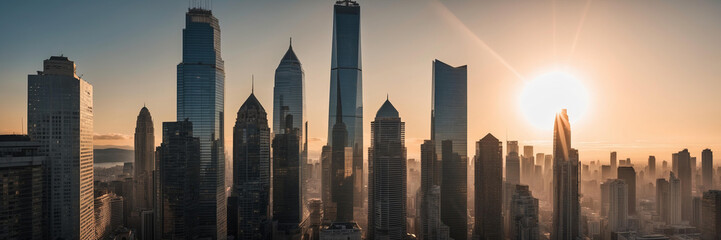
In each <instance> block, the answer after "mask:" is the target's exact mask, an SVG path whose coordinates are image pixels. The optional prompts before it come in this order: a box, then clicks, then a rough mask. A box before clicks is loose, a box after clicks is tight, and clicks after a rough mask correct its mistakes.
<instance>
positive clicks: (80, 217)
mask: <svg viewBox="0 0 721 240" xmlns="http://www.w3.org/2000/svg"><path fill="white" fill-rule="evenodd" d="M28 135H29V136H30V138H31V139H33V140H35V141H37V142H38V143H39V144H40V151H39V154H41V155H46V156H48V160H47V170H48V171H47V182H48V191H47V192H46V194H47V195H46V196H47V197H48V198H47V201H48V203H49V204H48V209H47V214H46V215H45V217H46V220H47V223H48V225H47V226H45V227H44V228H45V229H47V231H49V235H48V237H49V238H51V239H57V238H64V239H81V240H89V239H93V240H94V239H95V232H94V226H95V219H94V216H93V215H94V210H93V206H94V196H93V177H94V176H93V86H92V85H90V83H88V82H86V81H85V80H83V79H81V78H80V77H78V75H76V74H75V63H74V62H72V61H70V60H68V58H67V57H63V56H60V57H58V56H52V57H50V59H46V60H45V61H43V71H38V73H37V74H36V75H28Z"/></svg>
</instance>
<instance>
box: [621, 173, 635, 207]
mask: <svg viewBox="0 0 721 240" xmlns="http://www.w3.org/2000/svg"><path fill="white" fill-rule="evenodd" d="M617 175H618V179H621V180H623V181H624V182H626V185H627V186H628V187H627V191H628V194H627V198H628V204H627V207H626V208H627V209H628V215H636V170H634V169H633V167H628V166H624V167H619V168H618V173H617Z"/></svg>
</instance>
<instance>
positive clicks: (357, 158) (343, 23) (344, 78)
mask: <svg viewBox="0 0 721 240" xmlns="http://www.w3.org/2000/svg"><path fill="white" fill-rule="evenodd" d="M360 23H361V22H360V5H358V3H357V2H355V1H350V0H342V1H337V2H336V3H335V5H334V6H333V40H332V45H333V47H332V50H331V55H332V56H331V69H330V99H329V101H328V145H330V146H332V147H333V148H334V151H336V152H338V153H340V151H341V149H340V146H336V145H334V144H333V143H335V142H334V136H333V134H334V128H335V127H336V124H337V123H338V121H337V118H338V117H340V121H341V122H343V124H344V125H345V126H344V128H345V131H346V134H347V136H346V138H347V139H346V140H344V142H345V143H344V145H345V146H346V147H350V148H351V149H352V150H351V151H352V154H353V155H352V158H353V161H352V162H353V163H352V165H353V166H352V171H351V175H350V176H349V177H350V179H351V181H353V183H351V184H350V185H349V186H350V187H352V189H351V190H352V191H351V192H350V194H351V195H350V197H351V198H352V199H353V202H352V203H351V205H350V207H351V208H353V207H357V208H359V209H360V208H361V207H362V204H363V199H365V194H363V193H365V189H364V188H363V185H364V184H363V183H364V182H365V180H364V179H363V72H362V70H361V69H362V67H361V65H362V64H361V62H362V61H361V45H360V43H361V42H360V34H361V32H360V30H361V27H360ZM337 89H340V91H338V90H337ZM341 103H342V105H340V106H337V104H341ZM341 112H342V113H341ZM343 151H344V150H343ZM353 192H356V193H359V194H355V195H353ZM338 214H342V213H341V212H339V213H338ZM351 219H352V217H351Z"/></svg>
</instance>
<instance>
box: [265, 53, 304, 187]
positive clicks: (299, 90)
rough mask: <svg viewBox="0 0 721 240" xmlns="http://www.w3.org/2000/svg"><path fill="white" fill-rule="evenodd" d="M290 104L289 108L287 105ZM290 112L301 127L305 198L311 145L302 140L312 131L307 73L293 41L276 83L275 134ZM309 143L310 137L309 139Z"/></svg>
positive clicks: (274, 98)
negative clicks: (307, 105) (307, 108)
mask: <svg viewBox="0 0 721 240" xmlns="http://www.w3.org/2000/svg"><path fill="white" fill-rule="evenodd" d="M286 108H287V109H286ZM286 115H292V116H293V126H292V128H291V129H296V128H297V129H298V141H299V146H300V147H299V151H300V153H299V154H300V166H301V181H300V182H301V195H302V199H306V195H307V194H306V191H305V190H306V188H305V184H306V181H308V179H309V178H310V176H307V174H303V173H305V172H307V170H304V169H306V168H307V164H308V162H307V160H308V151H307V145H302V144H300V141H301V140H302V139H303V137H304V136H305V137H306V139H307V137H308V136H307V135H304V134H303V131H304V130H305V131H306V132H307V131H308V126H307V125H308V123H307V122H306V121H305V73H304V72H303V65H302V64H301V63H300V60H298V57H297V56H296V55H295V52H294V51H293V46H292V42H291V45H289V46H288V51H286V52H285V55H283V58H282V59H281V60H280V64H278V68H276V69H275V83H274V86H273V128H272V129H271V130H272V131H273V132H274V133H275V134H278V133H279V132H280V131H282V130H283V129H286V125H287V124H286V123H284V121H285V118H286ZM304 125H305V128H304ZM306 144H307V141H306Z"/></svg>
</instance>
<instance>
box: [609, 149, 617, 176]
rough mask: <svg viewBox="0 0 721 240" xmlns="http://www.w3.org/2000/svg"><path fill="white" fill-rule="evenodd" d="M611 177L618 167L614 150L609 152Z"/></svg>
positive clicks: (614, 174)
mask: <svg viewBox="0 0 721 240" xmlns="http://www.w3.org/2000/svg"><path fill="white" fill-rule="evenodd" d="M610 162H611V164H610V165H611V174H612V176H611V178H616V168H617V167H618V156H617V154H616V152H611V160H610Z"/></svg>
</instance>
